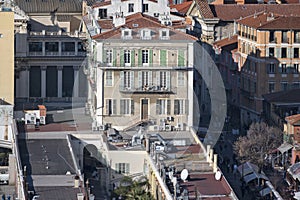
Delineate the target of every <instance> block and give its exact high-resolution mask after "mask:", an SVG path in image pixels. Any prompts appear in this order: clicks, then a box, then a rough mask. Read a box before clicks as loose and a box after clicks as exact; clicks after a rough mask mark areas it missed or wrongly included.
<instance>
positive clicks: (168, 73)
mask: <svg viewBox="0 0 300 200" xmlns="http://www.w3.org/2000/svg"><path fill="white" fill-rule="evenodd" d="M170 82H171V76H170V72H169V71H168V72H167V75H166V83H167V88H168V90H169V89H170V86H171V83H170Z"/></svg>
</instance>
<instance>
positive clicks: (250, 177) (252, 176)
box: [244, 172, 269, 183]
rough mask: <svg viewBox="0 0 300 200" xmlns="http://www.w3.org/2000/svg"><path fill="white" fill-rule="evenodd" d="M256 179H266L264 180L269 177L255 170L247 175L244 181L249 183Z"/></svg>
mask: <svg viewBox="0 0 300 200" xmlns="http://www.w3.org/2000/svg"><path fill="white" fill-rule="evenodd" d="M254 179H264V180H269V178H268V177H266V176H265V175H264V174H257V173H255V172H253V173H252V174H248V175H247V176H244V181H245V182H246V183H249V182H250V181H252V180H254Z"/></svg>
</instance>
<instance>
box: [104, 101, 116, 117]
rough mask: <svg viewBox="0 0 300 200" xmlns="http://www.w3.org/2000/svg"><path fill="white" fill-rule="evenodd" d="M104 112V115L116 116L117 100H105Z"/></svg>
mask: <svg viewBox="0 0 300 200" xmlns="http://www.w3.org/2000/svg"><path fill="white" fill-rule="evenodd" d="M105 112H106V115H116V114H117V100H116V99H106V100H105Z"/></svg>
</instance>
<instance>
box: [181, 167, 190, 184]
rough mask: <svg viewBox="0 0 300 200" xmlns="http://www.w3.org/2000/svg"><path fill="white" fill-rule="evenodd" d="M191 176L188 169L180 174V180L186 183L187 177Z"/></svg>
mask: <svg viewBox="0 0 300 200" xmlns="http://www.w3.org/2000/svg"><path fill="white" fill-rule="evenodd" d="M188 175H189V172H188V170H187V169H183V170H182V171H181V173H180V178H181V180H183V181H184V182H185V181H186V179H187V177H188Z"/></svg>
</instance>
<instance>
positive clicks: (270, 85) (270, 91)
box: [269, 82, 275, 93]
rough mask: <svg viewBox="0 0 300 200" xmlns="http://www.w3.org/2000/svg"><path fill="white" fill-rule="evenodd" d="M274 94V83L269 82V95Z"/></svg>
mask: <svg viewBox="0 0 300 200" xmlns="http://www.w3.org/2000/svg"><path fill="white" fill-rule="evenodd" d="M272 92H275V82H269V93H272Z"/></svg>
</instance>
